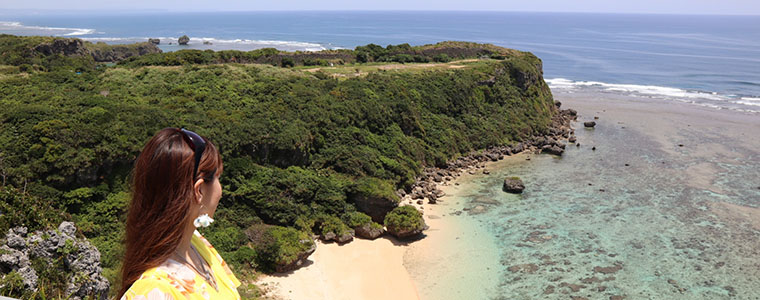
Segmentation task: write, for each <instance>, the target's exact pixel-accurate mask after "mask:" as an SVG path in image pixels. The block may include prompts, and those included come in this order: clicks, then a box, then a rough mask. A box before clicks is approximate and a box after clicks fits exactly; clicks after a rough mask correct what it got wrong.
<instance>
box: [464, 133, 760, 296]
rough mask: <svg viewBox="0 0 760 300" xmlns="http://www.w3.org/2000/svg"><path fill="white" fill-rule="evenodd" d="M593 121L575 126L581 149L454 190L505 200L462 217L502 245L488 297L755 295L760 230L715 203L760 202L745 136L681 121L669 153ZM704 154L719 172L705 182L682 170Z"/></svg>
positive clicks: (503, 168) (514, 164)
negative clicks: (723, 149) (512, 186)
mask: <svg viewBox="0 0 760 300" xmlns="http://www.w3.org/2000/svg"><path fill="white" fill-rule="evenodd" d="M597 122H598V123H599V125H598V126H597V128H595V129H593V130H586V129H583V128H580V129H579V130H577V131H576V134H577V136H578V140H579V142H580V143H581V144H582V145H581V147H579V148H577V147H575V146H572V147H568V150H567V151H566V152H565V154H564V156H563V157H562V158H557V157H555V156H550V155H531V156H530V157H531V160H529V161H528V160H514V161H510V162H505V163H499V165H498V166H499V168H498V169H492V170H491V174H490V175H482V176H479V177H478V178H476V179H474V180H472V181H471V182H467V183H465V184H466V186H465V187H464V190H467V192H463V193H461V194H460V195H456V196H457V197H456V198H454V200H453V201H465V202H469V203H471V204H470V206H474V205H476V204H478V203H474V202H473V201H476V202H477V200H478V199H480V200H481V201H480V202H481V203H482V202H483V201H482V200H483V199H484V198H485V199H492V200H497V201H498V202H499V203H500V204H498V205H494V206H491V207H490V210H489V211H488V212H487V213H485V214H481V215H473V216H467V217H468V218H474V219H475V220H478V221H480V222H482V223H483V224H486V226H487V227H488V228H489V230H488V231H490V232H493V234H494V235H495V237H496V240H497V247H498V248H499V249H500V250H499V251H500V256H501V258H500V259H501V261H500V264H501V267H502V272H501V274H502V275H501V278H500V280H499V285H498V287H497V289H496V292H494V293H493V294H492V295H489V296H488V297H487V298H493V299H569V298H570V297H571V296H575V297H586V298H589V299H609V297H611V296H626V297H627V299H757V298H760V290H758V289H757V287H758V286H760V278H758V272H759V270H760V269H758V266H759V265H760V247H758V246H760V231H758V230H757V229H756V228H754V227H752V226H751V224H749V223H748V220H747V219H746V218H739V217H736V215H733V214H732V215H729V217H726V215H725V214H721V213H720V212H719V211H716V210H715V209H714V205H715V204H716V203H723V202H725V203H733V204H737V205H742V206H749V207H758V206H759V205H760V189H759V188H758V186H760V180H758V179H760V160H758V158H759V157H760V155H758V153H757V152H753V150H751V149H747V148H746V147H744V146H742V144H741V141H736V140H730V139H727V138H726V137H724V136H721V135H712V134H706V133H704V132H699V131H689V130H688V129H686V128H682V129H680V130H679V132H680V133H679V136H680V137H688V139H689V141H690V142H691V144H692V145H690V146H687V147H683V148H682V147H678V146H677V144H674V145H675V146H673V147H674V148H673V151H664V150H663V149H662V147H661V145H660V144H658V143H657V142H655V141H653V139H652V138H651V137H650V136H648V135H644V134H642V133H640V132H637V131H636V130H634V129H631V128H625V126H626V125H621V124H617V123H616V122H614V121H610V120H605V119H604V118H603V119H602V120H597ZM581 126H582V125H581ZM576 127H578V126H577V124H576ZM755 133H760V130H758V131H756V132H755ZM676 143H677V142H676ZM695 143H703V144H709V143H722V144H725V145H727V148H728V149H729V150H730V152H731V153H733V154H735V155H730V156H727V155H721V154H717V155H714V156H711V158H710V159H707V160H704V159H701V158H695V157H697V155H694V154H695V153H694V151H697V149H695V147H694V146H693V145H694V144H695ZM592 145H593V146H595V147H596V151H592V150H591V146H592ZM705 163H709V164H710V165H713V166H716V169H715V170H717V177H716V179H715V180H714V182H713V184H712V186H709V187H708V186H700V185H699V184H694V183H693V182H691V181H693V180H694V177H693V176H691V175H693V174H689V171H686V170H687V168H689V167H693V166H696V165H701V164H705ZM625 164H628V166H626V165H625ZM507 176H519V177H521V178H522V179H523V181H524V182H525V183H526V190H525V192H524V193H523V194H522V195H510V194H506V193H504V192H502V191H501V186H502V181H503V178H505V177H507ZM712 190H717V191H718V192H715V191H712ZM754 216H755V218H760V215H754ZM756 221H760V220H757V219H756Z"/></svg>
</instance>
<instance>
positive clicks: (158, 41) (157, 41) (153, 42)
mask: <svg viewBox="0 0 760 300" xmlns="http://www.w3.org/2000/svg"><path fill="white" fill-rule="evenodd" d="M148 43H151V44H153V45H160V44H161V40H160V39H148Z"/></svg>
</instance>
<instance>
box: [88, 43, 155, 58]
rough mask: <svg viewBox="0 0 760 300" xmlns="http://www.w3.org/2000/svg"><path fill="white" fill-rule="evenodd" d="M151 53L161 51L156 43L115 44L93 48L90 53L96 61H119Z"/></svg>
mask: <svg viewBox="0 0 760 300" xmlns="http://www.w3.org/2000/svg"><path fill="white" fill-rule="evenodd" d="M151 53H161V49H158V47H156V45H155V44H152V43H139V44H132V45H113V46H107V47H104V48H103V49H100V48H98V49H92V50H91V51H90V55H92V58H93V59H95V61H96V62H117V61H122V60H125V59H127V58H130V57H132V56H140V55H145V54H151Z"/></svg>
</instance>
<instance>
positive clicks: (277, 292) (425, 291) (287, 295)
mask: <svg viewBox="0 0 760 300" xmlns="http://www.w3.org/2000/svg"><path fill="white" fill-rule="evenodd" d="M533 150H535V149H533ZM531 155H535V154H534V152H533V151H530V150H528V149H526V150H525V151H524V152H522V153H518V154H514V155H511V156H507V157H505V158H504V159H503V160H497V161H490V160H489V161H485V162H483V163H481V164H478V165H473V166H471V167H470V168H468V169H463V170H461V174H460V175H459V176H457V177H455V178H453V179H452V180H451V181H447V182H445V183H442V184H438V185H437V188H438V189H440V190H442V191H443V192H444V193H445V195H443V196H442V197H441V198H439V199H438V202H437V203H436V204H428V205H424V206H420V205H418V204H416V203H414V202H413V203H414V204H409V203H404V204H403V205H413V206H414V207H416V208H417V209H418V210H420V211H422V212H423V218H424V219H425V223H426V224H427V225H428V226H429V228H428V229H427V230H425V231H423V236H422V237H420V238H418V239H414V240H410V241H399V240H398V239H396V238H395V237H393V236H391V235H389V234H385V235H383V236H381V237H379V238H377V239H375V240H367V239H361V238H355V239H354V240H353V241H352V242H349V243H346V244H343V245H339V244H337V243H335V242H328V243H325V242H323V241H321V240H319V239H317V240H316V243H317V249H316V251H314V253H313V254H312V255H311V256H309V258H308V259H307V263H306V264H305V266H304V267H301V268H299V269H297V270H294V271H290V272H286V273H276V274H270V275H262V276H261V277H260V278H259V279H258V280H257V281H256V284H257V285H259V286H260V288H262V289H263V290H264V291H265V297H266V299H325V300H327V299H369V300H380V299H398V300H404V299H445V298H446V297H453V299H461V297H465V295H460V296H459V297H457V296H456V295H457V293H459V292H463V291H449V292H452V293H443V294H431V291H445V290H444V289H440V288H435V289H430V287H433V286H439V287H440V286H445V285H446V284H451V282H448V283H447V282H441V278H440V277H436V276H437V275H438V274H448V273H447V272H449V271H453V272H458V273H461V274H467V276H466V277H464V276H462V277H461V278H452V279H456V281H457V282H459V281H468V282H470V284H477V285H479V286H481V287H483V286H486V285H488V284H485V283H486V282H489V283H490V286H491V288H495V287H496V285H497V284H498V274H499V267H498V266H493V267H490V266H491V264H492V263H493V262H494V261H495V262H496V263H497V264H498V262H499V254H498V252H497V251H486V252H487V253H484V252H483V249H491V250H495V249H496V247H495V243H494V242H495V240H494V237H493V236H492V235H478V234H477V233H479V232H484V231H487V230H488V229H487V228H484V227H483V226H482V225H483V224H481V223H480V222H478V221H477V220H475V219H473V218H472V217H471V214H477V213H483V212H468V210H469V209H468V207H469V206H468V204H469V203H465V201H458V200H455V199H456V197H457V196H458V195H461V194H462V193H463V192H465V189H466V188H468V187H469V186H468V185H469V183H470V182H471V181H473V180H476V179H478V178H480V177H482V176H484V174H483V172H482V171H487V170H489V169H490V168H494V169H496V168H499V167H500V166H503V165H505V164H513V163H518V162H521V161H524V160H525V159H526V158H528V157H530V156H531ZM467 170H478V171H480V172H474V173H468V172H466V171H467ZM484 205H488V204H484ZM473 233H475V234H473ZM485 244H490V245H485ZM462 246H465V247H462ZM441 249H446V250H445V251H441ZM476 251H477V252H478V254H477V255H473V253H474V252H476ZM473 259H475V260H476V261H475V263H474V264H473ZM483 262H487V264H484V263H483ZM483 267H484V268H486V269H485V270H482V269H478V268H483ZM463 269H464V272H463ZM431 270H437V271H438V273H434V274H431ZM473 275H475V276H473ZM459 284H461V283H459ZM482 292H483V293H484V294H483V295H484V296H485V295H488V294H489V293H488V292H495V291H493V290H492V289H490V288H484V289H483V290H482ZM467 296H470V297H471V296H472V293H471V292H468V293H467ZM476 298H477V297H476Z"/></svg>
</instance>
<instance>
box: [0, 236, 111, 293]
mask: <svg viewBox="0 0 760 300" xmlns="http://www.w3.org/2000/svg"><path fill="white" fill-rule="evenodd" d="M75 233H76V227H74V223H71V222H63V223H61V225H59V226H58V229H57V230H47V231H43V230H38V231H35V232H34V233H31V234H27V229H26V227H15V228H12V229H10V230H8V233H7V234H6V236H5V241H4V242H3V243H2V245H0V275H1V276H2V280H0V288H3V287H5V286H6V285H9V284H12V282H11V281H13V280H12V279H11V278H19V277H20V279H21V283H22V284H23V290H24V292H23V293H25V294H24V295H26V294H28V293H30V292H35V291H38V290H39V289H40V288H41V286H40V284H41V283H40V280H39V278H40V277H42V276H41V275H42V274H41V273H47V274H64V275H62V276H61V277H65V282H55V283H51V284H65V296H67V297H68V299H76V300H79V299H84V298H86V297H90V299H106V297H107V295H108V289H109V287H110V283H109V282H108V280H107V279H106V278H105V277H103V275H102V274H101V272H102V269H101V267H100V252H99V251H98V249H96V248H95V247H94V246H92V245H91V244H90V243H89V242H88V241H87V240H85V239H80V238H77V237H76V236H75ZM22 298H23V297H22Z"/></svg>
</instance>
